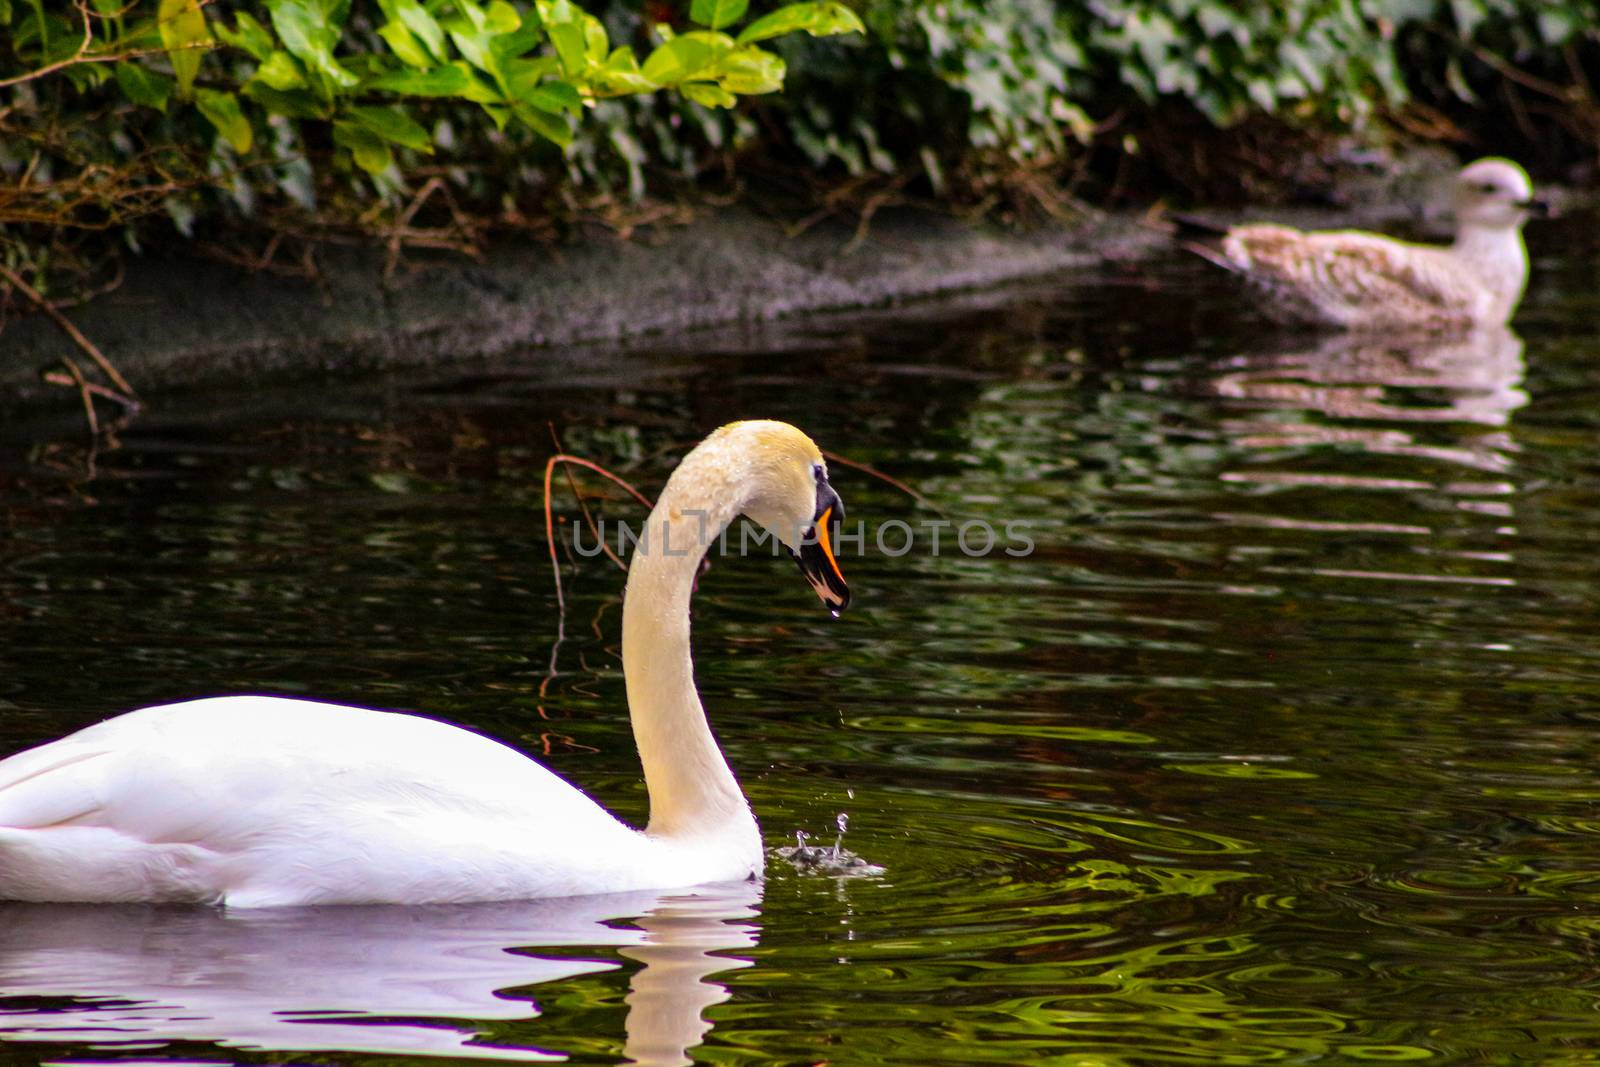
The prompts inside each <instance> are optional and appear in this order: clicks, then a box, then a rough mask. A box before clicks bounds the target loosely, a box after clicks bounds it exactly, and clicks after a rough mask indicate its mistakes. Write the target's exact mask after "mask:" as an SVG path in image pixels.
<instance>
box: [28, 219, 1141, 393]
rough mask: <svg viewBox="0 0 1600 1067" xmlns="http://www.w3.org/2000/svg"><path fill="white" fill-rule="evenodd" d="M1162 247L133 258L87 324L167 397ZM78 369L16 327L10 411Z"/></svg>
mask: <svg viewBox="0 0 1600 1067" xmlns="http://www.w3.org/2000/svg"><path fill="white" fill-rule="evenodd" d="M1163 243H1164V242H1163V241H1162V238H1161V237H1160V235H1158V234H1156V233H1153V232H1151V231H1150V230H1148V229H1146V228H1143V227H1140V226H1139V225H1138V224H1137V223H1136V222H1134V221H1132V220H1128V219H1116V218H1104V219H1098V220H1095V221H1091V222H1085V223H1083V224H1081V225H1078V226H1075V227H1068V226H1064V225H1063V226H1054V227H1050V228H1048V229H1041V230H1037V231H1034V232H1032V233H1027V234H1013V233H1006V232H1003V231H1000V230H997V229H994V228H990V227H987V226H982V225H977V224H969V223H965V222H961V221H957V220H954V219H951V218H948V217H944V216H940V215H936V214H931V213H905V214H901V215H898V216H896V217H887V215H885V216H883V217H880V218H879V219H878V220H876V221H875V222H874V224H873V226H872V228H871V230H870V231H869V233H868V234H867V236H866V238H865V239H864V240H857V239H856V233H855V229H854V227H853V226H845V225H842V224H841V225H821V226H817V227H813V228H811V229H809V230H807V231H805V232H804V233H802V234H799V235H797V236H792V237H791V236H789V234H788V232H787V231H786V229H785V227H784V225H783V224H782V223H780V222H777V221H775V220H772V219H769V218H765V217H762V216H760V215H758V214H756V213H755V212H753V211H750V210H747V209H742V208H734V209H726V210H722V211H719V212H717V213H716V214H706V215H704V216H702V217H700V218H698V219H697V220H695V221H694V222H692V223H691V224H689V225H686V226H677V227H673V228H669V229H662V230H658V231H656V232H654V233H651V234H647V235H643V236H640V235H636V236H635V237H634V238H633V239H631V240H621V239H616V238H609V237H603V238H598V239H591V240H586V241H583V242H581V243H577V244H574V245H571V246H555V245H531V244H523V245H514V246H513V245H506V246H502V247H500V248H498V249H495V250H494V251H492V252H491V253H490V255H489V256H488V257H487V258H486V260H485V261H484V262H482V263H477V262H473V261H471V260H467V259H462V258H453V259H441V258H434V259H432V260H431V261H427V262H421V263H419V262H417V261H416V260H415V259H413V260H412V261H410V262H409V264H408V265H405V266H402V267H401V269H400V270H398V271H396V272H395V275H394V277H393V279H392V280H391V282H390V283H389V284H388V285H385V283H384V280H383V268H384V262H385V256H384V252H383V250H382V249H350V248H340V247H332V246H330V247H327V248H325V249H324V250H323V252H322V253H321V254H320V255H319V257H318V266H319V273H320V276H319V277H318V278H317V279H315V280H307V279H300V278H285V277H282V276H278V275H272V274H265V273H251V272H248V271H246V270H243V269H240V268H236V267H232V266H228V265H224V264H219V263H216V262H211V261H206V260H199V259H177V260H172V259H168V260H160V261H156V260H142V261H134V262H133V263H132V264H131V265H130V270H129V275H128V278H127V280H126V281H125V282H124V284H123V285H122V286H121V287H120V288H119V289H117V290H116V291H115V292H113V293H110V294H108V295H106V296H104V297H101V298H99V299H97V300H95V301H93V302H92V303H90V304H88V305H86V306H85V307H83V308H80V309H78V310H75V311H73V312H71V313H70V317H71V319H72V320H73V321H74V322H75V323H76V324H77V326H78V327H79V328H80V329H81V330H82V331H83V332H84V333H85V334H86V335H87V336H88V337H89V338H90V339H91V340H92V341H93V342H94V343H95V344H96V345H98V346H99V347H100V348H101V350H102V351H104V352H105V354H106V355H107V356H108V357H109V358H110V359H111V360H112V361H113V362H114V363H116V365H117V366H118V367H119V369H120V370H121V371H122V372H123V374H125V375H126V376H127V377H128V378H129V380H130V381H131V382H132V383H133V384H134V386H135V388H138V389H140V390H160V389H165V388H171V387H173V386H179V385H182V386H195V385H205V384H207V383H210V382H214V381H218V380H221V379H227V380H231V381H235V382H236V381H237V380H238V379H239V378H240V377H241V376H249V377H256V376H263V375H272V374H278V373H285V372H290V373H292V372H303V371H306V370H315V369H328V370H345V369H356V368H363V367H380V366H381V367H390V366H393V367H403V366H411V367H415V366H436V365H441V364H446V363H449V362H452V361H456V360H460V359H464V358H473V357H482V356H494V355H499V354H503V353H506V352H509V351H513V350H517V349H525V348H529V347H541V346H557V345H571V344H575V343H582V342H592V341H608V340H618V339H623V338H629V337H638V336H644V335H651V334H667V333H680V332H684V331H690V330H696V329H702V328H705V327H711V326H719V325H728V324H734V323H741V322H770V321H774V320H778V319H783V318H787V317H790V316H794V315H799V314H804V313H810V312H817V311H827V310H842V309H853V308H870V307H882V306H885V305H892V304H895V303H898V302H901V301H907V300H915V299H920V298H926V297H930V296H935V295H938V294H941V293H948V292H953V291H959V290H971V289H982V288H988V287H992V286H995V285H1001V284H1004V283H1006V282H1009V281H1014V280H1017V279H1019V278H1025V277H1030V276H1036V275H1040V274H1045V273H1049V272H1052V271H1056V270H1062V269H1067V268H1073V267H1081V266H1085V265H1089V264H1093V263H1096V262H1099V261H1101V260H1103V259H1105V258H1108V257H1109V258H1113V259H1124V258H1135V259H1136V258H1139V257H1141V256H1143V255H1147V254H1149V253H1150V252H1151V251H1152V250H1153V249H1155V248H1158V247H1161V246H1162V245H1163ZM62 355H71V356H73V357H74V358H80V357H79V355H78V353H77V351H76V349H74V348H73V346H72V343H71V342H70V341H69V340H68V338H67V337H66V335H65V334H64V333H63V332H62V331H61V330H60V329H59V328H58V327H57V326H56V325H54V324H53V323H51V322H50V321H49V320H48V319H47V318H45V317H44V316H42V315H37V314H35V315H29V316H26V317H22V318H18V319H15V320H13V321H11V322H9V323H7V324H6V326H5V329H4V332H3V333H0V395H3V397H4V399H0V405H4V406H8V407H15V406H16V405H18V404H32V403H35V402H38V401H40V400H51V401H59V402H69V401H70V400H71V399H72V398H71V397H70V395H69V391H68V390H64V389H60V388H58V387H54V386H49V385H46V384H44V383H43V382H42V381H41V371H43V370H45V369H47V368H52V367H55V368H59V360H60V357H61V356H62ZM80 361H81V359H80Z"/></svg>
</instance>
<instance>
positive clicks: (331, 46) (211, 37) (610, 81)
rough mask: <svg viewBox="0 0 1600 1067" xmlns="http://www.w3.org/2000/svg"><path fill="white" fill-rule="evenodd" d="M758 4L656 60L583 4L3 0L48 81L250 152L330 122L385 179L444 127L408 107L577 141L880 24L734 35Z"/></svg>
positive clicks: (760, 82) (800, 14) (696, 17)
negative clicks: (800, 38)
mask: <svg viewBox="0 0 1600 1067" xmlns="http://www.w3.org/2000/svg"><path fill="white" fill-rule="evenodd" d="M748 7H749V0H694V2H693V4H692V6H691V8H690V11H689V17H690V18H691V19H692V20H693V21H694V22H695V23H696V24H698V26H697V28H695V29H692V30H690V31H688V32H684V33H673V32H672V30H671V29H670V27H666V26H663V27H660V33H659V40H658V43H656V44H655V46H654V47H653V48H652V49H651V50H650V52H649V53H648V54H647V55H646V56H645V57H644V59H643V61H642V62H641V60H640V59H639V58H638V57H637V56H636V54H635V52H634V49H633V48H632V47H631V46H630V45H628V44H621V45H616V46H613V44H612V42H611V39H610V36H609V35H608V33H607V31H606V27H605V24H604V23H602V22H601V21H600V20H599V19H597V18H596V17H595V16H593V15H591V14H589V13H588V12H586V11H585V10H583V9H582V8H580V7H579V6H577V5H576V4H574V3H572V2H571V0H535V2H534V3H532V4H530V5H527V6H524V7H520V8H519V7H517V6H514V5H512V4H511V3H508V2H507V0H488V2H487V3H479V2H478V0H378V3H377V8H378V17H377V18H373V19H368V20H363V23H361V24H356V23H353V22H352V20H351V2H350V0H265V2H264V3H263V4H261V5H260V9H264V16H265V17H264V18H257V16H256V15H255V14H253V13H252V12H251V11H250V10H249V8H248V7H246V6H242V5H241V6H240V7H239V8H238V9H237V10H235V11H234V12H232V14H231V17H230V16H229V15H228V14H225V13H222V12H220V11H219V10H218V8H217V6H216V5H209V4H206V3H204V2H203V0H156V2H154V3H151V2H149V0H134V2H132V3H130V4H124V3H123V2H122V0H79V2H78V4H77V7H76V10H75V11H74V10H67V11H62V10H49V9H47V8H46V6H45V5H44V3H43V2H42V0H33V3H32V4H31V5H29V6H18V5H15V4H13V3H12V2H11V0H0V23H8V24H12V25H13V36H12V55H11V56H10V57H8V58H9V59H10V60H11V61H12V63H14V64H20V65H21V66H22V67H23V68H24V69H25V71H26V70H27V69H28V68H30V67H31V68H32V74H34V75H36V76H37V75H41V74H48V73H51V72H52V69H55V70H59V72H60V75H61V76H62V77H64V78H65V79H66V80H68V81H69V82H70V83H71V84H72V86H73V87H74V88H75V89H77V90H78V91H79V92H80V93H84V94H89V93H93V92H95V91H97V90H99V91H104V90H105V89H107V88H108V86H109V85H114V86H115V87H116V89H117V90H118V91H120V93H121V94H122V96H123V97H125V98H126V100H127V101H128V102H129V103H131V104H133V105H136V106H138V107H142V108H150V109H153V110H155V111H159V112H163V113H165V112H167V111H168V110H169V108H171V107H174V106H193V107H194V108H195V109H196V110H197V111H198V113H199V114H200V115H202V116H204V118H205V119H206V121H207V122H209V123H210V125H211V126H212V127H214V129H215V131H216V134H217V135H218V136H219V137H220V138H221V139H222V140H223V141H224V142H225V143H226V144H227V145H228V146H229V147H230V148H231V149H232V150H233V151H234V153H236V154H238V155H241V156H242V155H245V154H246V153H248V152H249V151H250V150H251V148H252V146H253V145H254V144H255V141H256V137H257V132H258V131H259V130H263V129H265V128H266V127H268V126H270V125H271V124H272V123H274V122H275V121H277V122H282V123H289V124H294V123H299V122H307V121H317V122H324V123H330V124H331V128H332V131H333V139H334V141H335V142H336V143H337V144H338V145H339V146H341V147H342V148H343V149H345V150H346V151H348V153H349V155H350V158H351V159H352V160H353V161H354V162H355V163H356V164H357V165H358V166H359V167H360V168H361V169H362V170H365V171H367V172H368V173H370V174H374V175H377V174H382V173H383V172H384V171H386V170H388V169H389V167H390V166H391V165H392V164H393V152H394V150H395V149H396V148H404V149H410V150H412V151H414V152H420V153H423V154H428V153H431V152H432V151H433V148H434V144H433V137H432V135H431V134H430V132H429V130H428V129H426V128H425V127H424V126H423V125H422V124H421V123H420V122H419V121H418V120H417V118H416V116H415V115H414V114H413V113H412V111H411V110H410V109H409V107H408V105H409V104H411V103H413V102H415V101H419V100H444V101H451V102H457V103H469V104H473V105H476V106H477V107H478V108H479V109H481V111H482V113H483V114H484V115H486V116H487V117H488V119H489V120H491V121H492V122H493V124H494V125H495V126H496V127H497V128H499V129H502V130H503V129H504V128H505V127H506V125H507V124H508V123H510V122H516V123H520V124H521V125H523V126H526V127H527V128H528V129H530V130H532V131H533V132H534V133H536V134H537V135H538V136H540V137H542V138H544V139H546V140H548V141H551V142H553V143H555V144H557V145H559V146H562V147H565V146H567V145H568V144H570V143H571V141H572V139H573V136H574V133H575V130H576V128H577V120H578V119H579V118H580V117H581V116H582V114H583V109H584V107H585V105H586V104H592V103H593V102H595V101H597V100H603V99H607V98H611V97H618V96H628V95H634V94H642V93H654V92H656V91H658V90H662V89H672V90H676V91H678V92H679V93H681V94H682V95H683V96H684V97H685V98H687V99H689V100H693V101H695V102H697V103H699V104H702V105H704V106H707V107H717V108H722V107H731V106H733V105H734V104H735V103H736V102H737V100H738V98H739V97H741V96H751V95H758V94H762V93H771V92H776V91H777V90H779V89H781V88H782V86H783V77H784V62H783V60H782V58H780V57H779V56H778V55H777V54H776V53H774V52H772V51H769V50H768V49H766V48H764V47H762V42H765V41H769V40H771V39H772V38H775V37H781V36H783V35H785V34H790V33H797V32H805V33H810V34H815V35H832V34H839V33H849V32H854V31H859V30H861V29H862V26H861V22H860V20H859V19H858V18H857V17H856V15H855V14H854V13H853V12H852V11H851V10H850V9H849V8H847V7H845V6H843V5H842V4H840V3H836V2H832V0H820V2H803V3H794V4H789V5H788V6H785V7H781V8H779V9H777V10H775V11H772V12H770V13H769V14H766V15H764V16H762V17H761V18H758V19H755V20H753V21H751V22H749V23H748V24H747V25H746V26H744V28H743V29H741V30H739V31H738V32H737V34H736V35H734V34H730V33H729V32H727V31H729V30H730V29H732V28H733V26H734V24H736V23H738V22H739V21H740V20H742V19H743V18H744V17H745V14H746V12H747V9H748ZM211 53H216V54H217V59H218V61H217V62H209V60H210V59H211ZM202 75H208V77H206V78H204V79H202ZM9 80H11V81H14V82H21V81H26V80H30V79H29V75H28V74H27V73H24V74H23V75H20V76H16V77H13V78H12V79H9Z"/></svg>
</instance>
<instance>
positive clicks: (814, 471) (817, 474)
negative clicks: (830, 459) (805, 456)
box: [811, 463, 828, 482]
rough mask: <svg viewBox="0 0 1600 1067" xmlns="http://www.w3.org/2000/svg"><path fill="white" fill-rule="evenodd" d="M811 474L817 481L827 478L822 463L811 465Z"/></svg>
mask: <svg viewBox="0 0 1600 1067" xmlns="http://www.w3.org/2000/svg"><path fill="white" fill-rule="evenodd" d="M811 476H812V477H813V478H815V479H816V480H817V481H819V482H821V481H826V480H827V478H828V475H827V472H826V471H824V470H823V469H822V464H820V463H813V464H812V465H811Z"/></svg>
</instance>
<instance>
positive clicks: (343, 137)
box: [333, 122, 394, 175]
mask: <svg viewBox="0 0 1600 1067" xmlns="http://www.w3.org/2000/svg"><path fill="white" fill-rule="evenodd" d="M333 139H334V141H335V142H337V143H338V144H340V145H342V146H344V147H345V148H348V149H349V150H350V155H351V156H352V157H353V158H354V159H355V161H356V166H358V167H360V168H361V169H362V170H364V171H366V172H367V173H368V174H373V175H377V174H382V173H383V172H384V171H386V170H388V169H389V167H390V166H392V165H393V163H394V153H393V152H391V151H390V150H389V146H388V145H387V144H386V143H384V141H383V139H382V138H381V137H379V136H378V135H377V134H375V133H372V132H371V131H369V130H367V129H364V128H363V127H361V126H358V125H356V124H355V123H353V122H335V123H334V124H333Z"/></svg>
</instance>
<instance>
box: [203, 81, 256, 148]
mask: <svg viewBox="0 0 1600 1067" xmlns="http://www.w3.org/2000/svg"><path fill="white" fill-rule="evenodd" d="M194 102H195V106H196V107H198V108H199V109H200V114H202V115H204V116H205V117H206V119H207V120H208V121H209V122H210V123H211V125H213V126H215V127H216V128H217V132H218V133H220V134H221V135H222V137H223V139H224V140H225V141H227V142H228V143H229V144H230V145H232V146H233V150H234V151H235V152H237V153H239V154H240V155H241V156H242V155H244V154H245V153H246V152H248V151H250V144H251V141H252V140H253V139H254V137H253V135H252V133H251V130H250V120H249V119H247V118H245V117H244V112H242V111H240V110H239V98H238V97H237V96H235V95H233V94H232V93H223V92H218V91H217V90H215V89H201V90H199V91H197V92H196V93H195V100H194Z"/></svg>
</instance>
